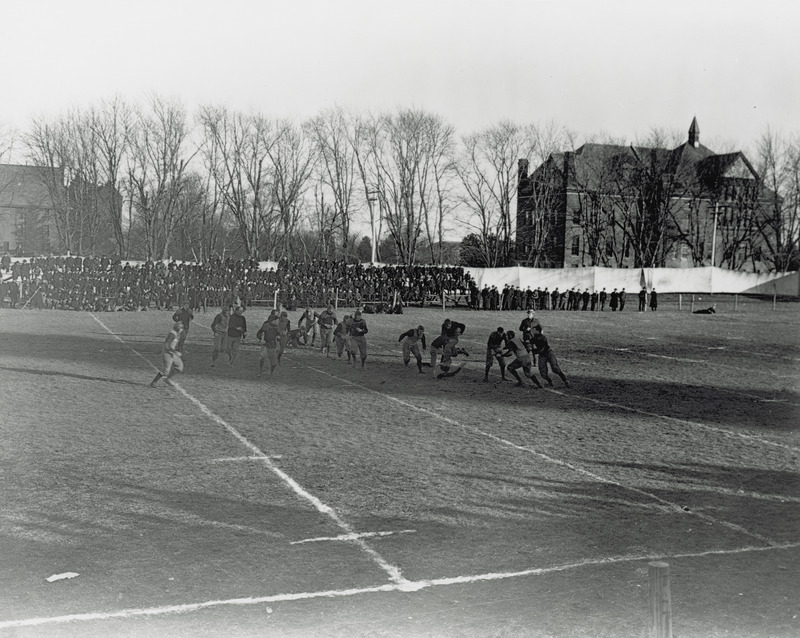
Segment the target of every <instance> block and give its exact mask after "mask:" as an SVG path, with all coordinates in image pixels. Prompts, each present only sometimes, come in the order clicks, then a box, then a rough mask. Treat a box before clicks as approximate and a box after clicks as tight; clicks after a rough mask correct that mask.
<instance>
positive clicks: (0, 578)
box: [0, 303, 800, 638]
mask: <svg viewBox="0 0 800 638" xmlns="http://www.w3.org/2000/svg"><path fill="white" fill-rule="evenodd" d="M265 315H266V313H265V312H264V311H263V310H256V309H251V310H249V311H248V313H247V314H246V317H247V319H248V323H249V329H250V330H249V332H250V334H249V338H248V340H247V341H246V345H245V346H244V347H243V350H242V353H241V357H240V359H239V360H238V361H237V362H236V364H235V365H234V367H231V368H229V367H228V366H227V365H221V366H220V365H217V367H214V368H212V367H211V366H210V350H211V339H210V336H211V332H210V330H209V328H208V327H209V326H210V324H211V320H212V318H213V314H212V313H209V314H205V315H204V314H200V315H199V316H198V317H197V320H196V321H195V322H194V323H193V324H192V327H191V330H190V332H189V336H188V339H187V352H186V355H185V357H184V359H185V362H186V372H185V374H184V375H182V376H177V377H176V378H175V384H174V386H172V387H169V386H167V385H162V386H160V387H158V388H155V389H151V388H149V387H148V384H149V382H150V380H151V379H152V378H153V376H154V374H155V367H154V366H157V365H159V361H160V355H159V352H160V344H161V341H162V340H163V338H164V336H165V335H166V333H167V331H168V330H169V329H170V326H171V321H170V313H166V312H146V313H106V314H98V315H92V314H89V313H76V312H61V311H29V310H25V311H19V310H0V337H1V338H2V348H0V392H1V393H0V397H2V399H1V401H2V411H1V412H0V414H2V417H0V424H1V425H0V436H2V441H3V444H2V446H0V481H1V483H0V556H2V569H0V636H14V637H29V636H90V637H95V636H136V637H139V636H178V637H187V638H188V637H189V636H292V637H295V636H297V637H299V636H326V637H327V636H334V637H342V638H344V637H349V636H374V637H383V636H414V637H417V636H431V637H437V636H447V637H449V636H459V637H483V636H497V637H517V636H520V637H521V636H532V637H544V636H579V637H588V636H608V637H612V636H613V637H626V636H637V637H638V636H647V634H648V626H649V625H648V623H649V615H648V563H649V562H651V561H654V560H661V561H664V562H667V563H668V564H669V565H670V571H671V589H672V608H673V631H674V635H675V636H676V637H677V636H679V637H689V636H693V637H697V638H705V637H718V636H742V637H753V636H755V637H762V636H764V637H766V636H770V637H784V636H785V637H789V636H797V635H800V585H798V583H800V576H798V572H800V533H799V532H800V460H799V458H798V457H799V456H800V439H799V438H798V416H799V415H800V383H799V382H798V379H800V377H799V376H798V371H800V313H798V312H797V310H796V309H795V308H794V306H782V307H779V308H778V310H777V311H773V310H772V308H771V305H770V304H768V303H764V304H762V305H761V306H758V305H756V304H749V305H748V306H747V308H745V309H744V310H743V311H740V312H736V313H733V312H721V313H720V314H717V315H715V316H696V315H692V314H691V313H689V312H686V311H685V310H684V311H683V312H677V311H676V310H669V309H667V311H666V312H661V311H660V312H657V313H649V312H648V313H645V314H638V313H636V312H630V313H629V312H627V309H626V312H625V313H610V312H606V313H583V312H543V313H541V314H540V315H539V316H540V318H541V321H542V323H543V325H544V326H545V333H546V334H547V335H548V336H549V338H550V342H551V345H553V347H554V350H555V351H556V353H557V355H558V357H559V360H560V362H561V365H562V368H563V369H564V371H565V373H566V375H567V377H568V378H569V380H570V383H571V385H572V387H571V388H569V389H566V388H564V387H563V386H562V384H561V383H560V381H559V380H558V379H557V378H555V377H554V380H555V384H556V386H555V388H554V389H552V390H547V389H545V390H536V389H533V388H531V387H526V388H517V387H514V385H513V383H511V382H502V381H501V380H500V379H499V371H498V368H497V367H496V366H495V367H494V368H493V369H492V372H491V379H492V381H491V382H490V383H484V382H483V381H482V379H483V365H484V358H485V342H486V338H487V336H488V334H489V332H490V331H491V330H493V329H494V328H496V327H497V326H498V325H502V326H504V327H505V328H506V329H516V328H517V326H518V325H519V322H520V320H521V319H522V318H523V315H522V313H494V312H468V311H461V310H453V311H448V312H447V315H445V314H444V313H443V312H442V311H441V309H439V310H435V309H408V310H407V311H406V314H404V315H402V316H397V315H367V316H366V317H365V318H366V319H367V323H368V326H369V330H370V332H369V335H368V341H369V347H370V355H369V358H368V360H367V366H366V369H365V370H360V369H357V368H353V367H351V366H348V365H346V364H345V363H344V362H343V361H341V360H337V359H326V358H325V357H324V356H322V355H321V354H320V353H319V352H317V351H315V350H311V349H298V350H289V351H287V353H286V355H285V356H284V359H283V362H282V365H281V366H280V368H278V370H277V371H276V373H275V376H274V377H272V378H258V377H257V376H256V370H257V367H258V351H257V348H256V347H255V345H254V337H255V332H256V330H257V328H258V326H259V325H260V323H261V322H262V321H263V319H264V318H265ZM292 315H293V316H292V319H293V321H296V319H297V318H299V313H292ZM445 316H449V317H451V318H453V319H456V320H458V321H462V322H464V323H466V324H467V331H466V333H465V335H464V337H463V339H462V343H461V345H463V346H465V347H466V348H467V349H468V350H469V353H470V356H469V357H468V358H467V359H466V360H467V361H468V364H467V367H466V368H465V369H464V371H462V372H461V374H459V375H458V376H456V377H453V378H450V379H442V380H436V379H434V378H432V376H431V372H430V368H425V371H426V374H418V372H417V370H416V368H415V366H414V365H413V362H412V365H410V366H409V367H404V366H403V363H402V360H401V356H400V352H399V348H398V344H397V338H398V336H399V335H400V333H401V332H403V331H405V330H407V329H409V328H412V327H415V326H416V325H418V324H420V323H422V324H423V325H425V326H426V328H427V333H428V334H429V335H430V336H431V337H432V336H435V334H437V333H438V326H439V325H440V324H441V322H442V320H443V319H444V317H445ZM459 360H460V359H459ZM162 383H163V382H162ZM67 572H73V573H77V574H78V576H76V577H74V578H71V579H62V580H57V581H55V582H48V580H47V578H48V577H50V576H52V575H57V574H63V573H67Z"/></svg>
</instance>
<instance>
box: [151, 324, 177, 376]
mask: <svg viewBox="0 0 800 638" xmlns="http://www.w3.org/2000/svg"><path fill="white" fill-rule="evenodd" d="M182 334H183V323H182V322H180V321H176V322H175V323H174V324H173V326H172V330H170V331H169V334H168V335H167V336H166V338H165V339H164V343H163V345H162V346H161V359H162V360H163V362H164V366H163V369H162V370H160V371H159V372H158V374H157V375H156V378H155V379H153V380H152V381H151V382H150V387H151V388H155V387H156V383H157V382H158V380H159V379H160V378H161V377H164V379H165V380H166V381H167V383H169V378H170V377H171V376H172V372H173V371H174V370H177V371H178V372H183V359H182V358H181V353H180V351H179V350H178V344H179V343H180V339H181V335H182Z"/></svg>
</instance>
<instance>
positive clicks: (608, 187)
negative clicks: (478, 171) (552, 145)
mask: <svg viewBox="0 0 800 638" xmlns="http://www.w3.org/2000/svg"><path fill="white" fill-rule="evenodd" d="M773 197H774V195H773V194H772V193H770V192H768V191H766V190H765V189H764V188H763V186H762V183H761V179H760V177H759V175H758V173H757V172H756V170H755V169H754V167H753V166H752V164H751V163H750V162H749V161H748V159H747V158H746V157H745V155H744V154H743V153H741V152H735V153H726V154H717V153H715V152H714V151H712V150H710V149H709V148H707V147H705V146H703V145H702V144H701V142H700V127H699V125H698V122H697V118H693V119H692V122H691V125H690V126H689V131H688V136H687V138H686V141H685V142H684V143H683V144H680V145H679V146H677V147H676V148H666V147H662V146H660V145H654V146H652V147H644V146H634V145H629V146H624V145H614V144H593V143H587V144H584V145H583V146H581V147H579V148H577V149H575V150H574V151H568V152H563V153H553V154H551V155H550V156H549V157H548V158H547V160H546V161H545V162H544V163H543V164H542V165H540V166H538V167H537V168H536V169H535V170H534V171H533V172H531V173H529V164H528V161H527V160H524V159H522V160H520V161H519V183H518V190H517V226H516V256H517V263H519V264H521V265H527V266H537V267H553V268H563V267H567V268H569V267H580V266H610V267H630V268H634V267H641V266H644V267H691V266H711V265H714V266H719V267H723V268H728V269H731V270H745V271H759V270H763V269H765V266H764V265H763V264H762V260H761V246H762V244H763V241H764V235H763V231H764V227H765V224H764V223H763V215H764V214H766V213H765V210H766V209H768V208H769V206H768V205H766V204H767V203H768V202H770V201H771V198H773Z"/></svg>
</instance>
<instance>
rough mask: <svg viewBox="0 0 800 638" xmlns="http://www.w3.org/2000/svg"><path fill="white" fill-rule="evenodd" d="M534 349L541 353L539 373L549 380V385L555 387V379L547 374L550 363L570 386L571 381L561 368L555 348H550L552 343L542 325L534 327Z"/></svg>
mask: <svg viewBox="0 0 800 638" xmlns="http://www.w3.org/2000/svg"><path fill="white" fill-rule="evenodd" d="M532 345H533V351H534V352H535V353H536V354H537V355H539V374H541V375H542V379H544V380H545V381H547V385H548V386H549V387H551V388H552V387H553V381H552V379H551V378H550V375H548V374H547V364H548V363H549V364H550V367H551V368H552V369H553V372H555V373H556V374H557V375H558V376H559V377H561V380H562V381H563V382H564V385H565V386H566V387H569V382H568V381H567V377H566V376H564V373H563V372H561V368H560V367H559V365H558V359H556V355H555V353H554V352H553V350H552V349H551V348H550V344H548V343H547V337H545V336H544V335H543V334H542V327H541V326H534V327H533V342H532Z"/></svg>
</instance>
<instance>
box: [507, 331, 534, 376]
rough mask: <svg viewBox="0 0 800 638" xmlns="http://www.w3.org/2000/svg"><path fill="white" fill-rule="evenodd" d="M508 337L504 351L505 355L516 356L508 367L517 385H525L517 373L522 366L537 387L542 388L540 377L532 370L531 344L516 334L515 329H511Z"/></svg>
mask: <svg viewBox="0 0 800 638" xmlns="http://www.w3.org/2000/svg"><path fill="white" fill-rule="evenodd" d="M506 334H507V337H506V350H505V352H503V356H504V357H511V356H513V357H514V360H513V361H512V362H511V363H509V364H508V366H507V367H506V369H507V370H508V371H509V372H510V373H511V374H512V375H513V377H514V378H515V379H516V380H517V386H521V385H523V383H522V379H521V378H520V376H519V375H518V374H517V370H519V369H520V368H522V372H523V373H524V374H525V376H526V377H528V378H529V379H530V380H531V381H532V382H533V384H534V385H535V386H536V387H537V388H541V387H542V384H541V383H539V379H537V378H536V377H535V376H533V372H532V370H531V366H532V364H531V350H530V348H531V346H530V344H526V343H523V341H522V339H521V338H520V337H518V336H517V335H516V334H514V331H513V330H509V331H508V333H506Z"/></svg>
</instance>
